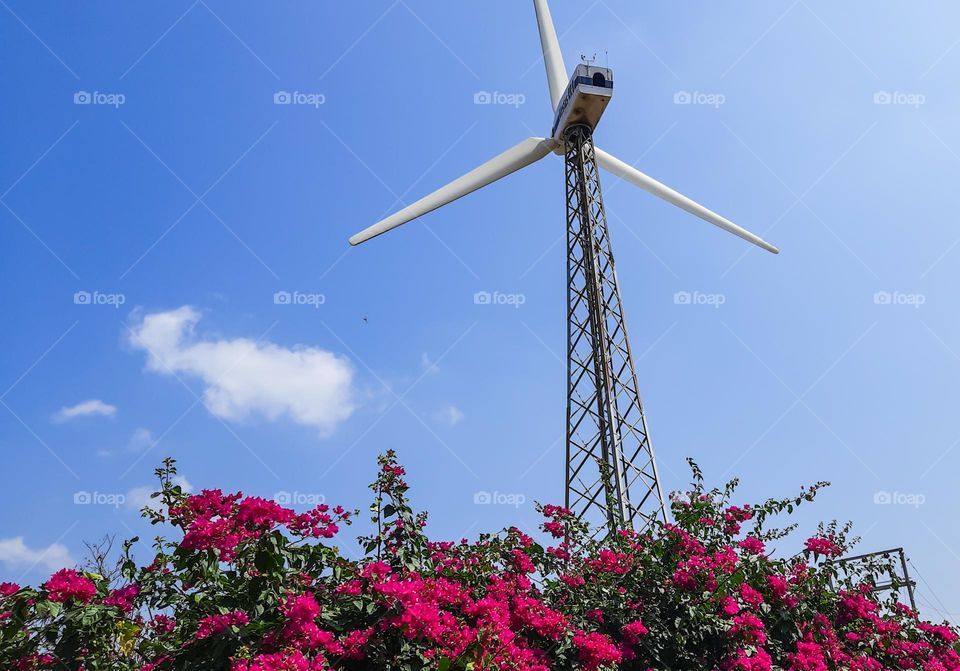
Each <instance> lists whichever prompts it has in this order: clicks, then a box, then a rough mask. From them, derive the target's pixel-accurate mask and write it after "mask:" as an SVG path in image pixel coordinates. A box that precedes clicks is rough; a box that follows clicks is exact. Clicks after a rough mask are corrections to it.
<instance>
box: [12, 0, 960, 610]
mask: <svg viewBox="0 0 960 671" xmlns="http://www.w3.org/2000/svg"><path fill="white" fill-rule="evenodd" d="M531 4H532V3H529V2H506V1H505V0H496V1H494V2H484V3H432V2H419V1H414V0H402V1H399V2H391V1H389V0H384V1H380V0H374V1H371V2H364V3H340V4H330V3H319V4H318V3H311V2H302V1H299V0H298V1H295V2H289V3H283V4H281V5H275V4H271V5H269V6H268V5H264V4H262V3H252V2H248V1H246V0H244V1H234V2H224V1H223V0H199V1H198V2H191V0H184V1H182V2H181V1H176V2H165V3H150V4H148V5H143V4H137V5H136V6H133V5H130V4H129V3H121V2H115V1H112V2H103V3H97V4H95V5H84V6H81V5H77V4H76V3H67V2H61V1H57V2H48V3H30V2H25V1H24V0H2V2H0V5H2V7H0V45H2V46H0V50H2V54H3V58H4V63H5V64H6V67H5V68H4V70H5V72H6V73H7V83H6V85H5V86H4V87H2V90H0V100H2V108H3V110H4V113H5V123H4V126H3V130H2V135H3V138H4V144H3V148H4V149H3V152H2V155H3V158H2V160H0V203H2V205H3V207H0V254H2V263H0V282H2V287H3V291H2V293H0V301H2V305H0V308H2V312H0V313H2V315H3V324H4V327H5V328H4V337H3V357H2V358H0V400H2V406H0V449H2V451H3V457H4V462H5V467H6V471H7V473H8V477H7V478H5V481H4V487H3V488H2V491H0V503H2V505H0V572H2V575H3V576H4V577H5V578H8V579H11V578H12V579H22V580H25V581H36V580H40V579H42V578H43V577H44V576H45V575H46V573H47V572H48V571H49V570H51V569H52V568H53V567H54V566H55V564H56V563H57V562H58V561H68V560H70V559H76V558H78V557H79V556H80V555H81V554H82V542H83V541H84V540H90V539H95V538H96V537H98V536H99V535H101V534H103V533H105V532H112V533H117V534H119V535H120V536H121V537H123V536H129V535H132V534H133V533H145V534H146V535H147V536H148V537H149V534H150V532H149V528H148V527H145V526H144V525H143V524H142V523H141V522H140V521H139V519H138V516H137V514H136V512H135V510H134V508H135V507H136V504H137V503H138V502H139V501H140V499H141V498H142V494H143V492H144V491H145V490H144V489H143V488H144V487H145V486H147V485H149V484H151V481H152V471H153V469H154V468H155V467H156V466H157V465H158V463H159V462H160V460H161V459H162V458H163V457H164V456H167V455H169V456H173V457H176V458H177V459H178V460H179V464H180V467H181V470H182V473H183V474H184V476H185V477H186V479H187V481H189V483H190V484H191V485H192V486H193V487H195V488H200V487H205V486H222V487H224V488H231V489H244V490H245V491H249V492H253V493H257V494H260V495H263V496H268V497H269V496H274V495H276V494H278V493H283V492H286V493H289V494H290V497H291V498H292V499H294V501H295V502H297V501H301V502H303V503H304V504H306V503H307V502H309V501H312V500H317V499H319V498H321V497H322V498H324V499H325V500H327V501H329V502H342V503H344V504H346V505H348V506H358V507H362V506H365V504H366V502H367V497H366V490H365V489H363V487H364V485H365V484H366V483H367V482H368V481H369V479H370V478H371V475H372V472H373V468H374V458H375V455H376V454H377V453H378V452H381V451H383V450H385V449H387V448H390V447H394V448H397V449H398V450H399V451H400V454H401V458H402V460H403V461H404V462H405V463H406V464H407V465H408V467H409V469H410V471H411V473H412V478H411V479H412V482H413V484H414V486H415V487H416V490H415V493H416V502H417V504H418V505H420V506H422V507H426V508H429V509H430V510H432V526H433V529H434V531H435V533H436V534H437V535H439V536H444V537H454V538H457V537H460V536H463V535H475V534H476V533H478V532H479V531H481V530H492V529H496V528H499V527H502V526H504V525H506V524H512V523H515V522H517V521H519V522H520V523H521V524H523V525H526V526H527V527H530V526H532V525H533V524H535V521H536V516H535V513H534V511H533V509H532V502H533V501H534V500H541V501H560V500H561V499H562V477H563V461H562V460H563V445H562V436H563V431H564V375H565V365H564V362H563V359H564V347H565V325H564V321H563V320H564V300H565V293H564V282H565V268H564V263H565V261H564V249H563V242H562V241H563V226H564V223H563V222H564V212H563V177H562V174H563V173H562V165H561V163H560V160H559V159H557V158H555V157H552V158H548V159H547V160H545V161H543V162H542V163H539V164H537V165H536V166H534V167H533V168H531V169H529V170H526V171H524V172H522V173H520V174H517V175H515V176H513V177H512V178H510V179H509V180H506V181H504V182H501V183H498V184H497V185H495V186H493V187H490V188H488V189H486V190H484V191H482V192H479V193H477V194H474V195H472V196H471V197H469V198H468V199H464V200H462V201H459V202H458V203H456V204H454V205H452V206H450V207H449V208H446V209H445V210H443V211H440V212H437V213H434V214H432V215H430V216H429V217H427V218H426V219H424V221H423V222H422V223H420V222H418V223H414V224H410V225H408V226H407V227H405V228H404V229H402V230H399V231H396V232H394V233H393V234H391V235H389V236H384V237H382V238H379V239H377V240H375V241H373V242H371V243H369V244H368V245H364V246H362V247H360V248H356V249H350V248H348V246H347V243H346V240H347V238H348V237H349V236H350V235H351V234H353V233H354V232H356V231H358V230H360V229H362V228H364V227H366V226H367V225H369V224H371V223H373V222H374V221H376V220H378V219H380V218H381V217H382V216H383V215H384V214H386V213H388V212H390V211H392V210H395V209H398V208H399V207H402V206H403V204H407V203H409V202H412V200H414V199H416V198H418V197H420V196H421V195H423V194H424V193H426V192H428V191H431V190H432V189H434V188H436V187H438V186H440V185H442V184H443V183H445V182H447V181H449V180H450V179H452V178H454V177H456V176H459V175H460V174H462V173H464V172H466V171H467V170H469V169H471V168H473V167H475V165H477V164H479V163H480V162H482V161H484V160H486V159H487V158H489V157H491V156H493V155H494V154H496V153H499V152H500V151H502V150H504V149H506V148H507V147H509V146H512V145H513V144H515V143H516V142H518V141H520V140H521V139H523V138H526V137H528V136H530V135H535V134H541V135H542V134H546V133H548V132H549V127H550V125H551V122H552V119H551V114H550V112H549V103H548V96H547V91H546V85H545V82H544V77H543V69H542V65H541V63H540V61H539V53H540V52H539V43H538V40H537V33H536V26H535V20H534V14H533V8H532V6H531ZM553 12H554V18H555V20H556V23H557V28H558V32H559V33H560V34H561V42H562V45H563V48H564V55H565V57H566V61H567V65H568V67H572V66H573V64H575V63H576V62H577V61H578V58H579V56H580V54H587V55H592V54H594V53H596V54H598V58H599V60H600V61H601V62H603V63H606V62H609V64H610V66H611V67H613V68H614V70H615V72H616V82H617V90H616V95H615V99H614V102H613V104H612V105H611V107H610V109H609V111H608V112H607V114H606V116H605V117H604V119H603V122H602V124H601V126H600V127H599V128H598V130H597V143H598V145H599V146H602V147H604V148H605V149H607V150H608V151H610V152H612V153H614V154H616V155H618V156H619V157H620V158H622V159H624V160H626V161H628V162H630V163H633V164H635V165H637V167H638V168H640V169H641V170H643V171H645V172H647V173H648V174H650V175H652V176H654V177H656V178H658V179H660V180H662V181H664V182H666V183H667V184H669V185H671V186H673V187H674V188H677V189H678V190H680V191H682V192H684V193H686V194H688V195H690V196H692V197H694V198H696V199H698V200H699V201H701V202H703V203H704V204H706V205H707V206H708V207H711V208H713V209H715V210H717V211H718V212H720V213H722V214H724V215H725V216H727V217H729V218H731V219H733V220H734V221H736V222H737V223H739V224H741V225H743V226H745V227H747V228H750V229H751V230H754V231H756V232H757V233H759V234H761V235H763V236H764V237H766V238H767V239H769V240H771V241H772V242H774V243H775V244H777V245H779V246H780V247H781V248H782V250H783V251H782V253H781V255H780V256H778V257H774V256H771V255H769V254H765V253H763V252H761V251H759V250H756V249H753V248H750V247H749V246H748V245H747V244H746V243H744V242H742V241H740V240H738V239H736V238H734V237H732V236H729V235H727V234H724V233H723V232H721V231H719V230H718V229H715V228H713V227H711V226H709V225H707V224H704V223H702V222H700V221H699V220H696V219H694V218H692V217H690V216H689V215H686V214H685V213H683V212H680V211H679V210H675V209H674V208H671V207H670V206H668V205H665V204H663V203H661V202H659V201H656V200H654V199H652V198H651V197H649V196H647V195H646V194H644V193H642V192H639V191H637V190H636V189H634V188H632V187H629V186H627V185H625V184H617V183H616V180H615V179H613V178H611V177H610V176H607V178H606V179H605V181H604V184H605V187H606V201H607V207H608V216H609V218H610V226H611V235H612V237H613V243H614V248H615V250H616V255H617V260H618V270H619V274H620V281H621V288H622V291H623V295H624V299H625V307H626V311H627V318H628V322H629V326H630V330H631V334H632V339H633V346H634V351H635V352H637V353H638V356H639V360H638V373H639V376H640V383H641V387H642V389H643V392H644V399H645V402H646V404H647V413H648V420H649V423H650V427H651V431H652V435H653V439H654V446H655V449H656V451H657V454H658V457H659V462H660V465H661V473H662V475H663V478H664V485H665V487H666V488H667V489H676V488H680V487H682V486H683V485H684V483H685V482H686V481H687V478H686V475H687V473H686V471H685V466H684V459H685V458H686V457H687V456H692V457H694V458H695V459H696V460H697V461H698V462H699V463H700V464H701V466H702V467H703V468H704V470H705V471H706V473H707V475H708V478H710V479H711V480H713V481H715V482H720V481H721V480H723V479H725V478H727V477H730V476H732V475H739V476H741V477H742V478H743V488H742V492H743V496H744V498H745V499H753V498H757V497H765V496H769V495H780V494H786V493H790V492H792V491H794V490H796V489H797V488H798V487H799V486H800V485H801V484H804V483H809V482H813V481H816V480H820V479H824V480H830V481H832V482H833V483H834V486H833V487H832V488H831V489H830V490H829V491H828V492H827V493H826V494H824V495H823V497H822V499H821V500H820V502H819V504H818V505H817V506H815V507H813V508H811V509H810V510H809V511H806V512H805V513H803V514H802V515H801V520H802V522H803V523H804V528H805V529H806V530H809V529H810V528H811V525H812V524H813V523H814V522H815V520H818V519H830V518H839V519H842V520H846V519H852V520H854V521H855V522H856V525H857V529H858V530H859V532H860V534H861V535H862V536H863V545H862V546H861V547H862V549H863V550H865V551H867V550H879V549H884V548H887V547H893V546H901V545H902V546H904V547H905V548H906V550H907V552H908V554H909V556H910V557H911V559H912V562H913V566H912V568H913V570H915V571H916V572H917V573H915V577H917V579H918V580H920V586H919V589H918V593H919V596H920V598H921V603H922V604H923V606H924V610H925V613H926V614H927V615H928V616H930V617H933V618H936V619H940V618H941V615H940V613H943V614H944V615H948V616H950V617H954V618H955V617H956V614H957V613H958V612H960V586H958V583H957V581H956V579H955V576H956V573H957V570H958V568H960V542H958V541H957V539H956V537H955V536H956V534H955V529H956V521H955V520H956V514H957V500H956V494H955V493H954V490H955V486H954V484H955V479H956V473H957V469H958V464H960V449H958V445H960V426H958V423H957V420H956V406H957V401H958V394H960V389H958V384H957V380H958V373H960V320H958V319H957V312H958V311H957V296H956V289H955V288H956V286H957V284H958V280H960V273H958V270H957V261H958V259H960V249H958V248H957V247H958V237H960V231H958V228H957V226H956V220H955V216H954V215H953V212H954V199H955V195H954V192H955V188H954V185H955V183H956V181H957V179H958V178H960V127H958V125H957V123H956V118H957V112H958V106H960V92H958V91H957V89H956V86H955V82H956V81H957V76H958V74H960V48H958V41H960V34H958V32H957V29H956V26H957V25H958V19H960V9H958V8H957V7H956V6H954V5H953V4H952V3H947V2H945V1H937V2H929V3H923V4H920V5H917V4H915V3H914V4H912V5H909V6H908V5H907V4H905V3H898V2H870V3H868V2H863V1H860V2H854V3H841V4H837V3H829V2H823V1H821V0H798V1H796V2H794V1H792V0H782V1H781V0H776V1H773V2H756V1H755V2H749V3H735V4H734V3H715V2H706V1H696V2H685V3H635V2H628V1H626V0H600V1H598V2H595V3H592V4H591V3H572V2H560V1H559V0H556V1H555V2H554V3H553ZM278 92H288V93H290V94H294V93H296V94H298V95H297V96H296V104H287V105H281V104H275V95H276V94H277V93H278ZM480 92H490V93H493V92H498V93H501V94H505V95H504V96H499V97H498V98H497V99H498V100H501V101H504V102H507V101H509V102H510V103H512V104H491V105H478V104H475V96H476V94H478V93H480ZM685 100H689V101H691V102H690V104H683V102H684V101H685ZM479 291H488V292H494V291H498V292H501V293H504V294H510V295H515V296H521V297H522V305H519V306H507V305H500V306H490V305H477V304H475V303H474V299H473V297H474V294H475V293H476V292H479ZM78 292H79V294H78ZM277 292H288V293H289V294H291V295H294V293H296V296H297V297H298V298H297V300H296V301H295V302H296V303H298V304H284V303H283V302H282V301H281V302H280V303H277V302H275V299H274V296H275V294H277ZM680 292H688V293H690V294H692V295H696V296H697V297H699V298H698V301H693V303H700V304H683V303H682V302H678V301H677V300H676V299H675V296H676V294H678V293H680ZM87 298H89V300H86V299H87ZM718 303H721V304H720V305H717V304H718ZM98 402H99V403H98ZM80 404H85V405H80ZM78 406H79V407H78ZM71 409H72V410H71ZM478 492H497V493H498V494H501V495H502V496H498V497H494V500H495V501H499V502H500V503H498V504H490V505H478V504H475V503H474V498H475V494H477V493H478ZM76 501H79V503H77V502H76ZM86 501H89V502H86ZM888 501H889V502H888Z"/></svg>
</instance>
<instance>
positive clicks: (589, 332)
mask: <svg viewBox="0 0 960 671" xmlns="http://www.w3.org/2000/svg"><path fill="white" fill-rule="evenodd" d="M564 140H565V142H566V180H567V305H568V315H567V318H568V319H567V324H568V326H567V459H566V462H567V469H566V470H567V473H566V505H567V507H568V508H570V509H571V510H572V511H573V512H574V513H575V514H576V515H577V516H579V517H581V518H583V519H585V520H587V521H589V522H591V523H593V524H595V525H597V526H598V527H600V528H603V527H606V528H607V529H608V530H609V531H611V532H615V531H616V530H618V529H623V528H634V529H637V530H641V531H642V530H643V529H645V528H646V527H647V526H648V525H649V524H650V523H651V522H652V521H653V520H654V519H657V518H660V519H662V520H666V510H665V508H664V501H663V493H662V491H661V489H660V478H659V475H658V473H657V465H656V461H655V459H654V455H653V448H652V447H651V445H650V438H649V435H648V432H647V422H646V417H645V416H644V412H643V404H642V402H641V400H640V391H639V387H638V385H637V373H636V370H635V369H634V365H633V356H632V355H631V352H630V341H629V339H628V337H627V326H626V321H625V320H624V316H623V304H622V302H621V300H620V288H619V286H618V283H617V274H616V271H615V268H614V263H613V251H612V249H611V247H610V237H609V231H608V230H607V219H606V214H605V212H604V209H603V195H602V192H601V189H600V174H599V171H598V169H597V163H596V156H595V153H594V147H593V132H592V130H591V129H590V128H589V127H588V126H573V127H571V128H570V129H568V130H567V132H566V134H565V136H564Z"/></svg>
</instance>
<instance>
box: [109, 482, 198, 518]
mask: <svg viewBox="0 0 960 671" xmlns="http://www.w3.org/2000/svg"><path fill="white" fill-rule="evenodd" d="M173 484H175V485H180V488H181V489H182V490H183V491H184V493H185V494H190V493H192V492H193V485H192V484H190V481H189V480H187V479H186V478H185V477H183V476H182V475H177V476H174V478H173ZM156 490H157V487H156V485H154V486H145V487H134V488H133V489H131V490H130V491H128V492H127V494H126V498H125V499H124V504H125V505H126V506H127V508H129V509H130V510H141V509H142V508H143V507H144V506H150V507H151V508H153V509H157V508H160V507H161V505H160V501H159V499H151V498H150V495H151V494H153V493H154V492H155V491H156Z"/></svg>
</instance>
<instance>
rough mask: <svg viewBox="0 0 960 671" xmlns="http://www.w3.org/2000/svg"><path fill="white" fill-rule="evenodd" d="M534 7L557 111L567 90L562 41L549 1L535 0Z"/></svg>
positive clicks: (554, 105) (545, 65) (554, 107)
mask: <svg viewBox="0 0 960 671" xmlns="http://www.w3.org/2000/svg"><path fill="white" fill-rule="evenodd" d="M533 6H534V9H536V10H537V26H538V27H539V28H540V46H541V47H543V65H544V67H545V68H546V69H547V84H548V85H549V86H550V100H551V101H552V103H553V109H554V111H556V109H557V105H559V104H560V98H561V97H563V92H564V91H565V90H566V88H567V79H568V77H567V68H566V66H565V65H564V64H563V54H562V53H560V41H559V40H558V39H557V30H556V28H554V27H553V17H552V16H550V7H549V6H548V5H547V0H533Z"/></svg>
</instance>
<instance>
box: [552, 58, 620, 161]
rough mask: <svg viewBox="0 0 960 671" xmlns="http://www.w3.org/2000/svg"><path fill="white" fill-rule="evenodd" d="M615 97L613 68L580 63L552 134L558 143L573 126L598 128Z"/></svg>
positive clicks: (574, 72) (568, 87)
mask: <svg viewBox="0 0 960 671" xmlns="http://www.w3.org/2000/svg"><path fill="white" fill-rule="evenodd" d="M612 97H613V70H611V69H610V68H598V67H594V66H592V65H587V64H585V63H581V64H580V65H578V66H577V67H576V69H575V70H574V71H573V76H572V77H570V83H569V84H567V88H566V90H565V91H564V92H563V97H562V98H560V104H559V106H558V107H557V115H556V118H555V119H554V122H553V131H552V132H551V134H550V135H551V136H552V137H553V139H554V140H557V141H558V142H559V141H562V140H563V135H564V133H565V132H566V130H567V129H568V128H569V127H570V126H574V125H578V124H585V125H587V126H589V127H590V129H591V130H593V129H595V128H596V127H597V124H598V123H600V117H602V116H603V113H604V112H605V111H606V110H607V105H609V104H610V99H611V98H612Z"/></svg>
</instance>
